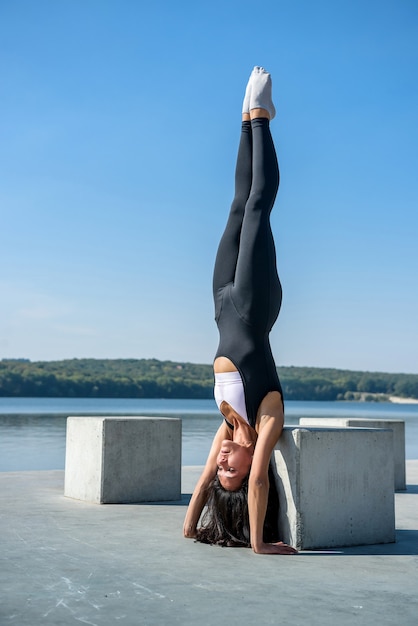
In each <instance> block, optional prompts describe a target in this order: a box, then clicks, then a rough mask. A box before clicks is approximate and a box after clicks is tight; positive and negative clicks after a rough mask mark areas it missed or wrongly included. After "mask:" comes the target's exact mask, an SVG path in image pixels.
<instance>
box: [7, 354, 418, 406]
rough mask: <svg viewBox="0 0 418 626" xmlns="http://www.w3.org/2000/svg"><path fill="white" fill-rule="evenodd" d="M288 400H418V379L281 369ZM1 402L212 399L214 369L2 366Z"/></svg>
mask: <svg viewBox="0 0 418 626" xmlns="http://www.w3.org/2000/svg"><path fill="white" fill-rule="evenodd" d="M277 371H278V373H279V377H280V380H281V383H282V387H283V392H284V396H285V399H287V400H347V401H350V400H366V401H384V400H387V399H388V398H389V396H400V397H403V398H415V399H418V374H385V373H382V372H356V371H351V370H339V369H323V368H314V367H278V368H277ZM0 397H26V398H32V397H49V398H185V399H187V398H200V399H204V398H212V397H213V371H212V367H211V365H199V364H194V363H175V362H173V361H159V360H156V359H68V360H63V361H34V362H32V361H29V360H26V359H16V360H14V359H3V360H2V361H0Z"/></svg>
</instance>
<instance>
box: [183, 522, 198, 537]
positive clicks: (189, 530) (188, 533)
mask: <svg viewBox="0 0 418 626" xmlns="http://www.w3.org/2000/svg"><path fill="white" fill-rule="evenodd" d="M183 537H186V539H194V538H195V537H196V528H193V527H192V526H190V525H186V523H185V524H184V526H183Z"/></svg>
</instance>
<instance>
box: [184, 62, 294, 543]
mask: <svg viewBox="0 0 418 626" xmlns="http://www.w3.org/2000/svg"><path fill="white" fill-rule="evenodd" d="M274 115H275V108H274V105H273V102H272V97H271V77H270V74H268V73H267V72H266V71H265V70H264V69H263V68H262V67H255V68H254V70H253V72H252V74H251V76H250V79H249V82H248V85H247V89H246V92H245V97H244V104H243V115H242V129H241V139H240V145H239V150H238V158H237V165H236V172H235V196H234V200H233V202H232V206H231V210H230V214H229V218H228V222H227V225H226V228H225V231H224V234H223V236H222V238H221V241H220V244H219V248H218V253H217V257H216V262H215V269H214V276H213V294H214V301H215V319H216V322H217V325H218V329H219V335H220V340H219V346H218V350H217V353H216V356H215V360H214V373H215V399H216V401H217V404H218V407H219V409H220V411H221V413H222V415H223V416H224V418H225V419H224V421H223V422H222V424H221V426H220V427H219V429H218V431H217V433H216V435H215V438H214V440H213V443H212V447H211V451H210V453H209V456H208V460H207V462H206V465H205V468H204V471H203V473H202V476H201V477H200V479H199V481H198V483H197V485H196V488H195V490H194V492H193V496H192V498H191V501H190V504H189V507H188V510H187V514H186V518H185V522H184V529H183V532H184V535H185V537H194V538H196V539H197V540H199V541H203V542H206V543H218V544H221V545H248V546H249V545H251V547H252V549H253V550H254V552H258V553H263V554H293V553H295V552H296V550H294V549H293V548H291V547H290V546H287V545H286V544H283V543H282V542H278V543H267V541H268V539H266V536H267V535H266V532H265V530H266V528H265V519H266V512H267V505H268V501H269V487H270V486H271V485H270V483H271V480H270V481H269V463H270V457H271V454H272V452H273V449H274V446H275V444H276V443H277V441H278V439H279V437H280V435H281V432H282V429H283V422H284V409H283V396H282V389H281V385H280V381H279V378H278V375H277V371H276V366H275V363H274V359H273V355H272V352H271V348H270V342H269V333H270V331H271V329H272V326H273V324H274V322H275V321H276V319H277V316H278V314H279V310H280V305H281V298H282V291H281V285H280V281H279V277H278V275H277V269H276V253H275V246H274V241H273V236H272V232H271V227H270V212H271V209H272V208H273V204H274V200H275V198H276V193H277V189H278V186H279V169H278V164H277V157H276V152H275V148H274V144H273V140H272V137H271V134H270V127H269V124H270V120H271V119H272V118H273V117H274ZM247 481H248V486H247ZM247 489H248V493H247ZM206 504H208V511H207V514H206V517H204V519H203V525H202V527H201V528H197V525H198V522H199V518H200V515H201V513H202V510H203V508H204V507H205V505H206ZM205 520H206V522H205ZM270 540H271V539H270Z"/></svg>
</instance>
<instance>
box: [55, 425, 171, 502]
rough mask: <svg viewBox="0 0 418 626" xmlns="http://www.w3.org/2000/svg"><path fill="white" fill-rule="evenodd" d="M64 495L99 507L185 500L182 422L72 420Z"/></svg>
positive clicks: (67, 448) (68, 438) (69, 432)
mask: <svg viewBox="0 0 418 626" xmlns="http://www.w3.org/2000/svg"><path fill="white" fill-rule="evenodd" d="M64 495H65V496H67V497H68V498H75V499H77V500H85V501H87V502H94V503H98V504H110V503H124V502H126V503H128V502H157V501H167V500H179V499H180V497H181V419H175V418H166V417H136V416H135V417H122V416H121V417H119V416H118V417H94V416H89V417H69V418H68V419H67V441H66V455H65V487H64Z"/></svg>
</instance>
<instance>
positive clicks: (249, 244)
mask: <svg viewBox="0 0 418 626" xmlns="http://www.w3.org/2000/svg"><path fill="white" fill-rule="evenodd" d="M278 187H279V167H278V163H277V156H276V151H275V148H274V144H273V139H272V137H271V134H270V127H269V121H268V120H267V119H264V118H257V119H254V120H252V121H251V122H243V123H242V130H241V140H240V145H239V150H238V158H237V165H236V171H235V197H234V200H233V202H232V206H231V211H230V214H229V217H228V222H227V225H226V228H225V231H224V234H223V236H222V238H221V241H220V244H219V248H218V253H217V256H216V262H215V269H214V274H213V290H214V297H215V302H216V300H217V299H218V296H219V292H220V290H222V288H223V287H225V286H226V285H228V284H231V283H232V285H233V287H232V290H231V295H232V297H233V301H234V305H235V307H236V309H237V311H238V313H239V315H240V316H241V317H242V318H243V319H244V320H245V321H246V322H247V323H249V324H251V325H254V326H255V327H257V329H258V331H260V332H263V333H265V332H269V331H270V330H271V328H272V326H273V324H274V322H275V321H276V319H277V316H278V314H279V310H280V305H281V298H282V291H281V285H280V281H279V277H278V275H277V268H276V251H275V246H274V240H273V235H272V232H271V227H270V212H271V210H272V208H273V204H274V200H275V198H276V194H277V190H278ZM218 313H219V311H217V316H218Z"/></svg>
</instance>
